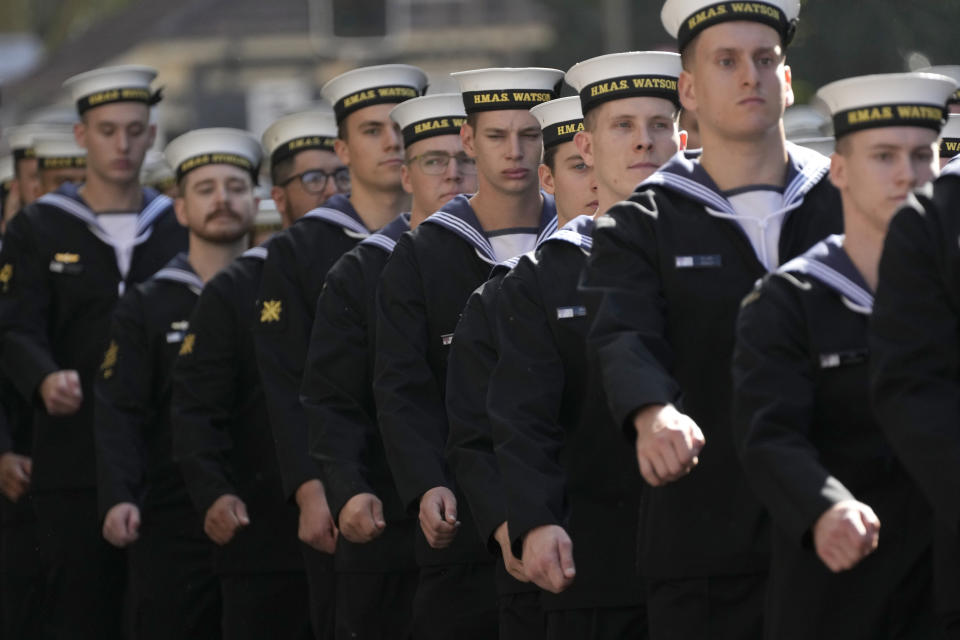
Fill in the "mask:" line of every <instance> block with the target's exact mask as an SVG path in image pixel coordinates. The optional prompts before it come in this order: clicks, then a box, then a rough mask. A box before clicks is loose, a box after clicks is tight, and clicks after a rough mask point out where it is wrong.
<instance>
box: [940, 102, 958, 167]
mask: <svg viewBox="0 0 960 640" xmlns="http://www.w3.org/2000/svg"><path fill="white" fill-rule="evenodd" d="M958 155H960V113H951V114H950V116H949V118H948V119H947V124H945V125H943V130H942V131H941V132H940V157H941V158H955V157H957V156H958Z"/></svg>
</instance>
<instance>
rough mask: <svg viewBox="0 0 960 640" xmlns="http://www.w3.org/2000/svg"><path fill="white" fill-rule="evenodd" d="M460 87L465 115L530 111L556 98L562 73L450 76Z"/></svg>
mask: <svg viewBox="0 0 960 640" xmlns="http://www.w3.org/2000/svg"><path fill="white" fill-rule="evenodd" d="M450 75H451V76H453V77H454V78H455V79H456V80H457V82H459V83H460V94H461V95H462V96H463V107H464V109H466V111H467V113H468V114H471V113H479V112H481V111H499V110H501V109H524V110H526V109H530V108H531V107H533V106H536V105H538V104H540V103H541V102H547V101H549V100H553V99H554V98H556V97H558V96H559V95H560V87H561V85H562V84H563V71H560V70H559V69H545V68H543V67H518V68H510V67H500V68H494V69H475V70H473V71H458V72H456V73H451V74H450Z"/></svg>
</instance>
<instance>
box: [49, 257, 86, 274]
mask: <svg viewBox="0 0 960 640" xmlns="http://www.w3.org/2000/svg"><path fill="white" fill-rule="evenodd" d="M50 271H51V272H52V273H65V274H67V275H76V274H79V273H83V264H81V262H80V255H79V254H76V253H65V252H64V253H56V254H54V255H53V260H51V261H50Z"/></svg>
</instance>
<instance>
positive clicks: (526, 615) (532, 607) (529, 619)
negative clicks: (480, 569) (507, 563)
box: [497, 560, 547, 640]
mask: <svg viewBox="0 0 960 640" xmlns="http://www.w3.org/2000/svg"><path fill="white" fill-rule="evenodd" d="M497 562H501V560H497ZM497 604H498V608H499V610H500V640H543V639H544V638H546V637H547V636H546V633H547V621H546V618H545V617H544V612H543V608H542V607H541V606H540V590H539V589H537V590H536V591H523V592H521V593H504V594H501V595H500V596H498V597H497Z"/></svg>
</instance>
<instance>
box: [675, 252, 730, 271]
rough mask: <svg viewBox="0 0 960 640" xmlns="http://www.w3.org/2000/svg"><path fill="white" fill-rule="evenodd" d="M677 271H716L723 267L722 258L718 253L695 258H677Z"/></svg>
mask: <svg viewBox="0 0 960 640" xmlns="http://www.w3.org/2000/svg"><path fill="white" fill-rule="evenodd" d="M675 264H676V267H677V269H717V268H719V267H722V266H723V257H722V256H721V255H720V254H718V253H707V254H701V255H695V256H677V257H676V262H675Z"/></svg>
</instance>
